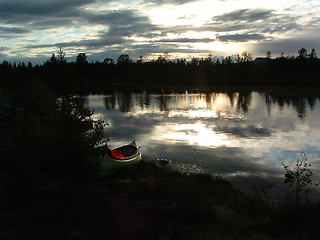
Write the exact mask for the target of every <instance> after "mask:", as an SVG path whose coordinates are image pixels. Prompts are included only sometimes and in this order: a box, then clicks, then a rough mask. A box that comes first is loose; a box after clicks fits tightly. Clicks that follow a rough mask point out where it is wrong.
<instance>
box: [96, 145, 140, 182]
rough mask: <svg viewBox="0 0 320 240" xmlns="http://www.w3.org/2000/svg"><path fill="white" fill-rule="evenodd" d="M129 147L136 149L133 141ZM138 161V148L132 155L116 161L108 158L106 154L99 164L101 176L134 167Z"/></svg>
mask: <svg viewBox="0 0 320 240" xmlns="http://www.w3.org/2000/svg"><path fill="white" fill-rule="evenodd" d="M129 145H131V146H135V147H136V144H135V141H133V142H132V143H130V144H129ZM140 160H141V152H140V150H139V149H138V148H137V151H136V153H135V154H134V155H132V156H130V157H127V158H125V159H116V158H113V157H111V156H109V155H108V154H105V156H104V157H103V159H102V162H101V175H102V176H107V175H110V174H113V173H115V172H117V171H119V170H122V169H126V168H128V167H131V166H134V165H136V164H138V163H139V162H140Z"/></svg>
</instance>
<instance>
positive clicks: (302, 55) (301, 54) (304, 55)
mask: <svg viewBox="0 0 320 240" xmlns="http://www.w3.org/2000/svg"><path fill="white" fill-rule="evenodd" d="M307 57H308V52H307V49H305V48H301V49H300V50H299V51H298V58H300V59H304V58H307Z"/></svg>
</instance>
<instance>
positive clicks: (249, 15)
mask: <svg viewBox="0 0 320 240" xmlns="http://www.w3.org/2000/svg"><path fill="white" fill-rule="evenodd" d="M273 16H274V11H273V10H268V9H239V10H235V11H232V12H228V13H225V14H222V15H219V16H216V17H213V18H212V20H213V21H214V22H220V23H223V22H239V21H244V22H255V21H259V20H265V19H269V18H271V17H273Z"/></svg>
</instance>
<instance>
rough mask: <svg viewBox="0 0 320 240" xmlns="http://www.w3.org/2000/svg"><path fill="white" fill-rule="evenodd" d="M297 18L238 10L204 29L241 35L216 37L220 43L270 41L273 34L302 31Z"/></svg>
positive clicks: (267, 11) (220, 17)
mask: <svg viewBox="0 0 320 240" xmlns="http://www.w3.org/2000/svg"><path fill="white" fill-rule="evenodd" d="M298 20H299V17H297V16H293V15H289V14H277V13H276V12H275V11H274V10H270V9H260V8H257V9H239V10H235V11H232V12H227V13H225V14H222V15H218V16H215V17H213V18H212V22H210V23H207V24H206V25H205V26H204V29H207V30H209V29H212V30H213V31H216V32H236V31H242V33H235V34H230V33H229V34H225V35H221V36H218V40H219V41H222V42H231V41H232V42H247V41H256V40H266V39H270V35H271V34H273V33H282V34H283V33H288V32H291V31H295V30H302V26H301V25H300V24H298V23H297V22H298Z"/></svg>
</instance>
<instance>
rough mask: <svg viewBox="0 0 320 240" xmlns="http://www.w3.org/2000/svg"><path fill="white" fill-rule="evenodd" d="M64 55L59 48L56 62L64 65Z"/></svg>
mask: <svg viewBox="0 0 320 240" xmlns="http://www.w3.org/2000/svg"><path fill="white" fill-rule="evenodd" d="M65 55H66V54H65V52H64V51H62V49H61V47H60V48H59V51H58V62H59V63H60V64H63V63H66V60H65V59H64V57H65Z"/></svg>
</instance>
